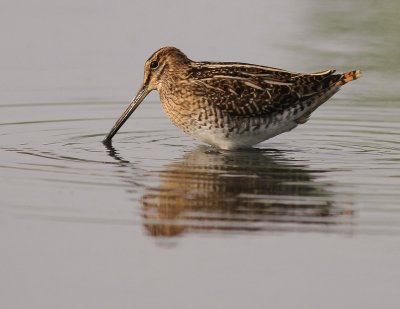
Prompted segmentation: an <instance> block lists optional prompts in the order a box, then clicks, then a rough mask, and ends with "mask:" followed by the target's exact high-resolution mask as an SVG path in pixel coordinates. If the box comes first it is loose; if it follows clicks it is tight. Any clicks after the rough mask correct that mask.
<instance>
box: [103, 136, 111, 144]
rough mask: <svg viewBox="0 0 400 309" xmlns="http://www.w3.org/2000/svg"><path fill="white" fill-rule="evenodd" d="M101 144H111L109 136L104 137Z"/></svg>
mask: <svg viewBox="0 0 400 309" xmlns="http://www.w3.org/2000/svg"><path fill="white" fill-rule="evenodd" d="M103 144H104V145H106V146H111V145H112V141H111V138H108V137H106V138H105V139H104V140H103Z"/></svg>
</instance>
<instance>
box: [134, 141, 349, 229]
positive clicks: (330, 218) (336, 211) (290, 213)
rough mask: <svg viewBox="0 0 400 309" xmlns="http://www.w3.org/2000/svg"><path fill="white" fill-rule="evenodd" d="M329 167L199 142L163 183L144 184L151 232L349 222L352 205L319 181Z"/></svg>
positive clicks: (167, 168)
mask: <svg viewBox="0 0 400 309" xmlns="http://www.w3.org/2000/svg"><path fill="white" fill-rule="evenodd" d="M323 172H324V171H321V170H314V171H311V170H307V168H306V167H305V166H301V165H298V164H296V165H294V164H293V162H291V161H290V160H288V159H287V158H285V157H284V156H283V155H282V154H281V153H280V152H277V151H273V150H256V149H252V150H243V151H216V150H213V149H212V148H209V147H206V146H200V147H199V148H197V149H196V150H194V151H192V152H190V153H187V154H186V155H185V156H184V157H183V159H182V160H181V161H179V162H174V163H170V164H168V165H166V166H165V167H164V170H163V171H161V172H160V173H159V178H160V182H161V184H160V185H159V186H158V187H153V188H147V189H146V193H145V194H144V195H143V196H142V199H141V204H142V218H143V224H144V226H145V228H146V230H147V231H148V233H150V234H151V235H153V236H177V235H179V234H182V233H184V232H188V231H221V232H223V231H225V232H234V231H236V232H246V231H268V230H269V231H279V230H283V231H285V230H300V229H304V230H315V229H318V230H321V228H322V229H327V228H328V229H331V227H332V226H347V227H348V226H349V225H350V226H351V222H352V221H351V219H352V217H353V211H352V210H351V209H346V208H343V207H338V206H336V205H335V202H334V195H333V193H331V192H330V191H329V188H328V186H329V185H327V184H324V183H322V182H319V183H318V182H316V178H317V177H318V176H317V174H320V173H323ZM341 204H342V203H341ZM342 206H343V204H342Z"/></svg>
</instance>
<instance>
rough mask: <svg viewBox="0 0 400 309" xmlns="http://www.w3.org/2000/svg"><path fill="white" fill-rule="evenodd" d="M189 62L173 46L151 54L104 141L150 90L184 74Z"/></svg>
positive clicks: (115, 131) (117, 128)
mask: <svg viewBox="0 0 400 309" xmlns="http://www.w3.org/2000/svg"><path fill="white" fill-rule="evenodd" d="M190 63H191V60H189V58H188V57H186V55H185V54H184V53H182V52H181V51H180V50H179V49H177V48H175V47H163V48H161V49H159V50H158V51H156V52H155V53H154V54H153V55H151V57H150V58H149V59H148V60H147V61H146V63H145V65H144V78H143V84H142V86H141V87H140V88H139V91H138V93H137V94H136V96H135V97H134V99H133V100H132V102H131V103H130V104H129V105H128V107H127V108H126V109H125V111H124V112H123V113H122V115H121V116H120V117H119V119H118V120H117V122H116V123H115V125H114V127H113V128H112V129H111V131H110V133H108V135H107V137H106V139H105V140H104V143H108V144H110V143H111V139H112V138H113V136H114V135H115V134H116V133H117V132H118V130H119V129H120V128H121V127H122V125H123V124H124V123H125V121H126V120H127V119H128V118H129V116H130V115H131V114H132V113H133V112H134V111H135V109H136V108H137V107H138V106H139V105H140V103H142V101H143V100H144V98H145V97H146V96H147V95H148V94H149V93H150V92H151V91H152V90H160V89H161V87H162V85H163V84H164V83H167V82H173V81H174V80H175V79H176V78H179V77H181V76H182V75H184V74H185V72H186V71H187V68H188V66H189V65H190Z"/></svg>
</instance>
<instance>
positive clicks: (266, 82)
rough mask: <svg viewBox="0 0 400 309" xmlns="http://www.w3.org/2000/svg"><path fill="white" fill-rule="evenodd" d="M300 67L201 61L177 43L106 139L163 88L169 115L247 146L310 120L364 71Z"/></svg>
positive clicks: (211, 138)
mask: <svg viewBox="0 0 400 309" xmlns="http://www.w3.org/2000/svg"><path fill="white" fill-rule="evenodd" d="M334 72H335V70H326V71H322V72H317V73H294V72H289V71H285V70H281V69H276V68H271V67H265V66H261V65H254V64H246V63H237V62H196V61H192V60H190V59H189V58H188V57H187V56H186V55H185V54H184V53H182V52H181V51H180V50H179V49H177V48H175V47H164V48H161V49H159V50H158V51H156V52H155V53H154V54H153V55H152V56H151V57H150V58H149V59H148V60H147V62H146V64H145V67H144V81H143V85H142V86H141V88H140V90H139V92H138V93H137V95H136V97H135V98H134V99H133V100H132V102H131V103H130V104H129V106H128V107H127V108H126V110H125V111H124V113H123V114H122V115H121V117H120V118H119V119H118V120H117V122H116V123H115V125H114V127H113V128H112V129H111V131H110V133H109V134H108V135H107V137H106V139H105V140H104V142H105V143H110V142H111V139H112V138H113V136H114V135H115V134H116V133H117V132H118V130H119V129H120V128H121V126H122V125H123V124H124V123H125V121H126V120H127V119H128V118H129V116H130V115H131V114H132V113H133V112H134V111H135V109H136V108H137V107H138V106H139V104H140V103H141V102H142V101H143V99H144V98H145V97H146V95H147V94H148V93H149V92H150V91H152V90H157V91H158V92H159V94H160V100H161V104H162V106H163V109H164V111H165V112H166V114H167V116H168V117H169V118H170V119H171V121H172V122H173V123H174V124H175V125H176V126H177V127H179V128H181V129H182V130H183V131H185V132H186V133H188V134H190V135H191V136H193V137H195V138H197V139H199V140H201V141H203V142H206V143H208V144H211V145H213V146H217V147H219V148H223V149H236V148H245V147H250V146H252V145H255V144H257V143H260V142H262V141H264V140H266V139H268V138H271V137H273V136H276V135H278V134H281V133H283V132H287V131H290V130H292V129H293V128H295V127H296V126H297V125H298V124H303V123H305V122H306V121H307V120H308V118H309V116H310V114H311V113H312V112H313V111H314V110H315V109H317V108H318V107H319V106H320V105H321V104H322V103H324V102H325V101H327V100H328V99H329V98H330V97H331V96H332V95H334V94H335V93H336V92H337V91H338V90H339V89H340V87H341V86H342V85H344V84H346V83H348V82H350V81H352V80H354V79H357V78H358V77H359V76H360V71H359V70H356V71H351V72H347V73H343V74H334Z"/></svg>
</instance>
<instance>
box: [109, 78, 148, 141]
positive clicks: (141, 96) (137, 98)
mask: <svg viewBox="0 0 400 309" xmlns="http://www.w3.org/2000/svg"><path fill="white" fill-rule="evenodd" d="M148 93H149V90H148V89H147V87H146V85H143V86H142V87H141V88H140V90H139V92H138V93H137V94H136V96H135V97H134V99H133V100H132V102H131V103H130V104H129V105H128V107H127V108H126V109H125V111H124V112H123V113H122V115H121V116H120V117H119V118H118V120H117V122H116V123H115V125H114V126H113V128H112V129H111V131H110V133H108V135H107V137H106V138H105V139H104V141H103V143H107V144H109V143H111V139H112V138H113V137H114V135H115V134H117V132H118V130H119V129H120V128H121V127H122V126H123V124H124V123H125V121H126V120H128V118H129V116H130V115H132V113H133V112H134V111H135V109H136V108H137V107H138V106H139V105H140V103H142V101H143V100H144V98H145V97H146V96H147V94H148Z"/></svg>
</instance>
